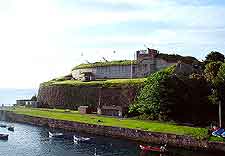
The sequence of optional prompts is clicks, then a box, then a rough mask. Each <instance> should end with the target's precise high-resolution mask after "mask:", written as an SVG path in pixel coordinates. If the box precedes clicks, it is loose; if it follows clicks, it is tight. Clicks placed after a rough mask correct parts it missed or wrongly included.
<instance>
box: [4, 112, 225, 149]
mask: <svg viewBox="0 0 225 156" xmlns="http://www.w3.org/2000/svg"><path fill="white" fill-rule="evenodd" d="M0 116H1V117H3V116H4V117H5V118H6V119H8V120H11V121H14V122H22V123H28V124H33V125H38V126H48V127H51V128H63V129H65V130H70V131H78V132H85V133H90V134H98V135H104V136H110V137H120V138H126V139H131V140H135V141H142V142H147V143H156V144H165V143H167V144H168V145H169V146H174V147H182V148H187V149H188V148H190V149H202V150H210V151H223V152H225V143H218V142H208V141H207V140H198V139H195V138H193V137H191V136H184V135H175V134H165V133H157V132H154V133H153V132H150V131H144V130H137V129H129V128H120V127H111V126H103V125H94V124H86V123H79V122H74V121H64V120H56V119H49V118H40V117H33V116H28V115H21V114H15V113H13V112H8V111H0Z"/></svg>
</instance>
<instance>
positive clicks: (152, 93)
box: [129, 66, 175, 119]
mask: <svg viewBox="0 0 225 156" xmlns="http://www.w3.org/2000/svg"><path fill="white" fill-rule="evenodd" d="M174 69H175V66H171V67H169V68H166V69H164V70H162V71H159V72H156V73H154V74H152V75H150V76H149V77H148V78H147V81H146V82H145V86H144V88H143V89H142V90H141V91H140V95H139V96H138V98H137V100H136V101H135V102H134V104H133V105H131V106H130V108H129V112H130V113H132V114H147V115H149V116H151V119H158V115H159V111H160V91H159V90H160V82H161V81H162V80H164V79H166V78H167V77H168V76H169V75H170V74H172V73H173V71H174Z"/></svg>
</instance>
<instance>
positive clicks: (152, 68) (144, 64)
mask: <svg viewBox="0 0 225 156" xmlns="http://www.w3.org/2000/svg"><path fill="white" fill-rule="evenodd" d="M173 64H175V63H169V62H167V61H165V60H163V59H157V58H156V59H143V60H141V61H140V62H139V63H138V64H137V65H132V77H133V78H135V77H136V78H137V77H145V76H147V75H149V74H151V73H154V72H156V71H158V70H161V69H163V68H165V67H168V66H170V65H173ZM82 72H92V73H93V74H94V75H95V76H96V78H97V79H104V78H108V79H113V78H130V77H131V65H117V66H102V67H94V68H85V69H76V70H73V71H72V76H73V78H75V79H78V78H79V75H80V74H81V73H82Z"/></svg>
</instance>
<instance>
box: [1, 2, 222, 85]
mask: <svg viewBox="0 0 225 156" xmlns="http://www.w3.org/2000/svg"><path fill="white" fill-rule="evenodd" d="M224 17H225V1H224V0H204V1H203V0H192V1H190V0H0V71H1V76H0V88H38V86H39V84H40V83H41V82H43V81H48V80H50V79H53V78H55V77H59V76H62V75H66V74H68V73H70V71H71V69H72V68H73V67H74V66H75V65H78V64H80V63H85V62H87V61H88V62H95V61H100V60H102V57H105V58H106V59H107V60H116V59H133V56H134V53H135V51H136V50H140V49H144V48H145V47H144V45H146V46H148V47H150V48H155V49H158V50H159V51H160V52H162V53H172V54H175V53H176V54H180V55H185V56H187V55H192V56H195V57H196V58H198V59H204V57H205V55H206V54H207V53H208V52H210V51H219V52H221V53H224V51H225V50H224V47H225V20H224ZM114 51H115V53H114Z"/></svg>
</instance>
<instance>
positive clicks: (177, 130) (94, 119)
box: [10, 107, 208, 139]
mask: <svg viewBox="0 0 225 156" xmlns="http://www.w3.org/2000/svg"><path fill="white" fill-rule="evenodd" d="M10 111H13V112H15V113H17V114H24V115H30V116H37V117H45V118H52V119H60V120H68V121H76V122H82V123H89V124H100V125H105V126H115V127H124V128H132V129H139V130H145V131H151V132H162V133H171V134H177V135H190V136H193V137H195V138H197V139H207V138H208V132H207V129H206V128H194V127H188V126H179V125H176V124H173V123H165V122H163V123H162V122H156V121H143V120H134V119H120V118H113V117H105V116H96V115H90V114H86V115H81V114H79V113H78V112H77V111H68V110H61V109H39V108H36V109H35V108H24V107H15V108H12V109H10ZM98 120H101V122H98Z"/></svg>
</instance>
